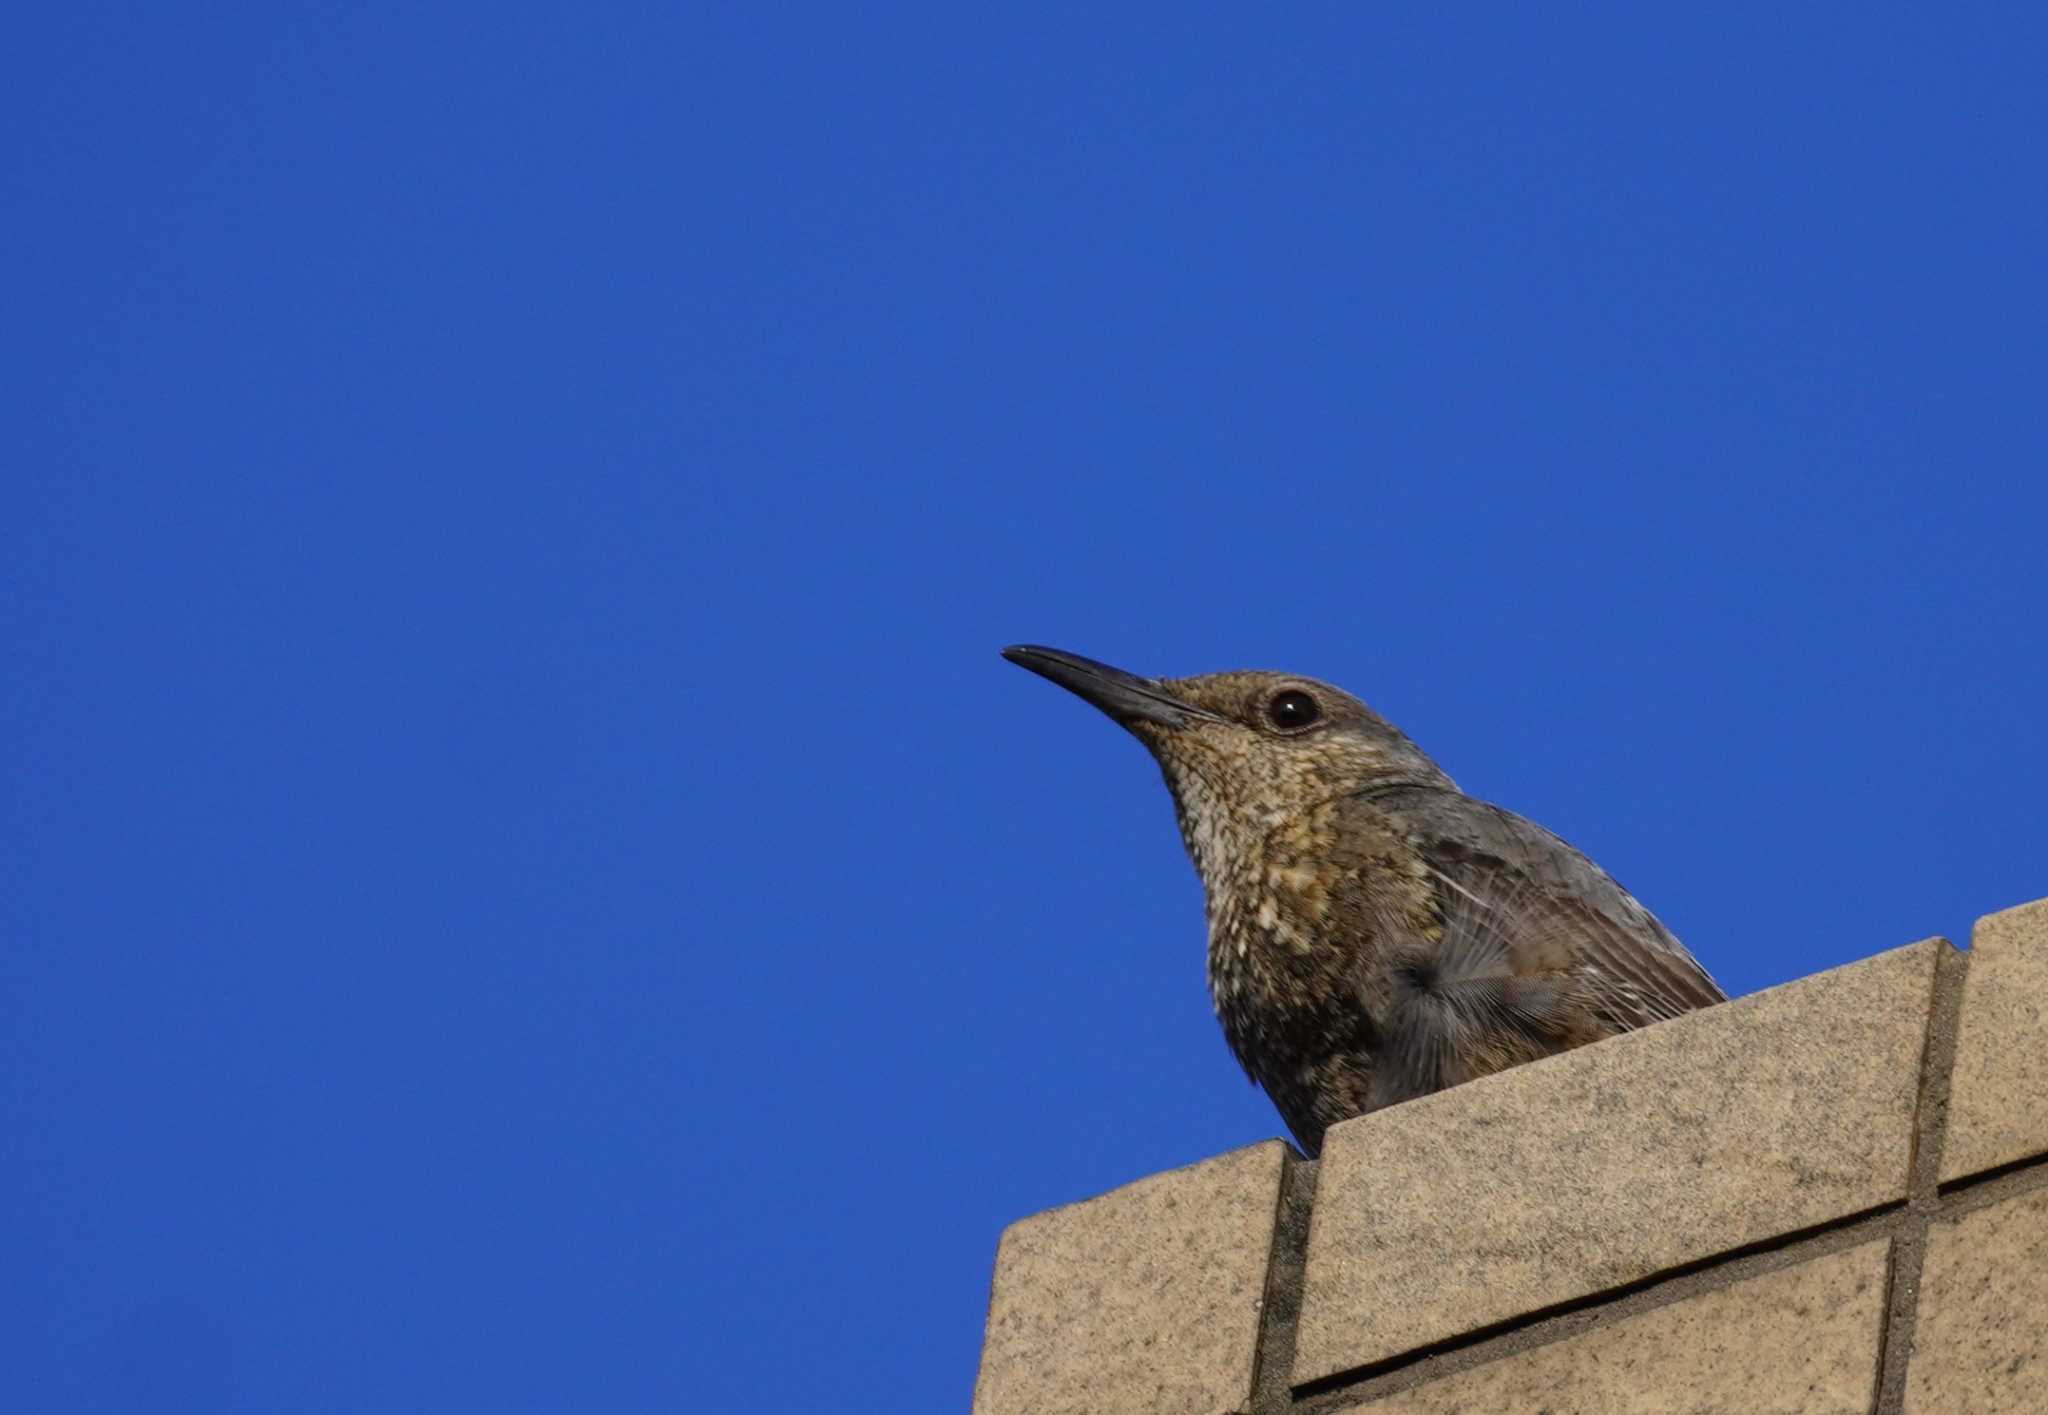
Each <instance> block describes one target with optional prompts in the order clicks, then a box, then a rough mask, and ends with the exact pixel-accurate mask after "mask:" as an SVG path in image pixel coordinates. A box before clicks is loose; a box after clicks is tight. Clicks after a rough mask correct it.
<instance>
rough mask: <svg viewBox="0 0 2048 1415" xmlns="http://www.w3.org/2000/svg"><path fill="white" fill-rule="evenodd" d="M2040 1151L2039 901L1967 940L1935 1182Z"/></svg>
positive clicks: (2042, 919) (1997, 917) (2047, 1109)
mask: <svg viewBox="0 0 2048 1415" xmlns="http://www.w3.org/2000/svg"><path fill="white" fill-rule="evenodd" d="M2043 1153H2048V899H2044V900H2041V901H2039V902H2037V903H2033V904H2023V905H2021V906H2020V907H2019V908H2017V909H2007V910H2005V911H2004V912H2002V913H1998V914H1987V915H1985V916H1984V917H1983V918H1981V919H1979V920H1978V921H1977V928H1976V930H1975V932H1974V933H1973V934H1972V935H1971V937H1970V972H1969V975H1968V977H1967V978H1966V979H1965V980H1964V983H1963V1011H1962V1016H1961V1018H1960V1019H1959V1020H1958V1022H1957V1031H1956V1066H1955V1070H1954V1072H1953V1073H1951V1079H1950V1082H1949V1102H1948V1138H1947V1140H1946V1141H1945V1142H1944V1143H1943V1145H1942V1151H1941V1178H1942V1181H1943V1182H1944V1183H1946V1182H1947V1181H1948V1180H1951V1179H1960V1178H1962V1177H1963V1176H1964V1175H1968V1174H1976V1173H1978V1172H1980V1171H1982V1170H1986V1169H1993V1168H1996V1167H1997V1166H1999V1165H2002V1164H2010V1163H2012V1162H2013V1161H2014V1160H2021V1159H2026V1158H2028V1157H2030V1156H2033V1155H2038V1154H2043ZM2044 1408H2048V1407H2044Z"/></svg>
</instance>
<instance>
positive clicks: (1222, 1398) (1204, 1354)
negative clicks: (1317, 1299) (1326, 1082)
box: [974, 1141, 1286, 1415]
mask: <svg viewBox="0 0 2048 1415" xmlns="http://www.w3.org/2000/svg"><path fill="white" fill-rule="evenodd" d="M1285 1156H1286V1147H1285V1146H1284V1145H1282V1144H1280V1143H1279V1142H1278V1141H1269V1142H1268V1143H1266V1144H1263V1145H1254V1146H1253V1147H1251V1148H1250V1149H1245V1150H1236V1151H1233V1152H1232V1153H1230V1154H1227V1155H1222V1156H1219V1157H1218V1158H1216V1159H1213V1160H1207V1161H1204V1162H1203V1163H1201V1164H1197V1165H1191V1166H1189V1167H1188V1168H1186V1169H1176V1170H1170V1171H1168V1172H1167V1173H1165V1174H1155V1175H1153V1176H1152V1177H1151V1178H1149V1179H1141V1180H1139V1181H1138V1182H1137V1183H1135V1184H1130V1185H1126V1186H1125V1187H1124V1188H1122V1189H1118V1190H1115V1191H1113V1192H1112V1193H1108V1194H1104V1195H1103V1196H1102V1197H1100V1198H1098V1199H1091V1200H1089V1201H1088V1202H1086V1203H1082V1204H1072V1205H1069V1206H1068V1207H1066V1208H1063V1209H1053V1210H1051V1211H1049V1212H1047V1213H1042V1214H1036V1215H1034V1216H1032V1217H1031V1218H1027V1219H1023V1220H1020V1221H1019V1222H1017V1223H1014V1224H1012V1225H1010V1227H1009V1229H1008V1230H1006V1231H1005V1232H1004V1234H1003V1241H1002V1244H1001V1247H1000V1248H999V1249H998V1251H997V1254H996V1276H995V1289H994V1293H993V1296H992V1297H991V1299H990V1302H989V1314H988V1331H987V1334H986V1336H985V1338H984V1339H983V1343H982V1352H981V1375H980V1378H979V1379H978V1380H977V1381H976V1382H975V1387H974V1409H975V1412H976V1415H1026V1412H1028V1413H1029V1415H1064V1413H1065V1412H1074V1415H1079V1412H1083V1411H1089V1412H1095V1411H1118V1412H1131V1415H1146V1413H1147V1412H1160V1415H1165V1412H1173V1415H1212V1413H1213V1415H1222V1412H1229V1411H1238V1410H1242V1409H1245V1408H1246V1407H1247V1405H1248V1403H1249V1401H1250V1398H1251V1389H1252V1361H1253V1356H1254V1353H1255V1348H1256V1346H1257V1343H1258V1333H1259V1316H1260V1306H1261V1303H1262V1301H1263V1299H1264V1296H1265V1283H1266V1267H1267V1261H1268V1258H1269V1255H1270V1252H1271V1248H1272V1234H1273V1220H1274V1214H1275V1211H1276V1210H1277V1209H1278V1207H1279V1202H1280V1182H1281V1177H1282V1169H1283V1166H1284V1164H1285V1162H1286V1160H1285Z"/></svg>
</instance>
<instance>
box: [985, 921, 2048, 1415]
mask: <svg viewBox="0 0 2048 1415" xmlns="http://www.w3.org/2000/svg"><path fill="white" fill-rule="evenodd" d="M974 1409H975V1411H976V1415H1065V1412H1103V1413H1104V1415H1153V1412H1157V1413H1158V1415H1166V1413H1167V1412H1172V1415H1224V1412H1241V1413H1242V1415H1281V1412H1302V1415H1311V1412H1313V1413H1314V1415H1320V1412H1325V1411H1330V1412H1334V1411H1349V1410H1360V1411H1374V1412H1381V1411H1384V1412H1389V1415H1391V1412H1402V1413H1403V1415H1422V1412H1432V1415H1438V1413H1440V1415H1449V1412H1453V1411H1463V1412H1473V1415H1515V1412H1523V1411H1528V1412H1536V1411H1544V1412H1553V1413H1554V1415H1573V1413H1574V1412H1601V1411H1681V1410H1683V1411H1710V1410H1711V1411H1728V1412H1741V1415H1758V1413H1759V1412H1771V1411H1799V1412H1808V1411H1813V1412H1822V1411H1856V1412H1869V1411H1883V1412H1890V1411H1908V1412H1916V1415H1924V1413H1925V1412H1936V1411H1938V1412H1951V1411H1955V1412H1965V1411H1970V1412H1974V1411H2000V1412H2015V1415H2022V1413H2023V1415H2043V1412H2048V900H2044V901H2042V902H2040V903H2036V904H2030V905H2027V906H2025V907H2024V908H2019V909H2013V910H2009V911H2007V912H2005V913H2002V914H1993V915H1991V916H1989V917H1987V918H1985V919H1982V920H1980V921H1979V922H1978V925H1977V929H1976V932H1975V935H1974V937H1973V939H1972V947H1971V950H1970V951H1969V952H1968V953H1961V952H1958V951H1957V950H1956V949H1954V948H1953V947H1951V946H1950V945H1949V944H1947V943H1946V942H1943V941H1941V940H1939V939H1935V940H1929V941H1928V942H1925V943H1917V944H1913V945H1912V946H1910V947H1907V948H1901V949H1897V950H1894V951H1893V952H1890V953H1883V954H1879V955H1878V956H1877V957H1875V958H1869V959H1866V960H1864V961H1863V962H1860V963H1853V964H1850V965H1848V966H1847V967H1842V968H1836V969H1833V970H1832V971H1829V972H1826V973H1820V974H1816V975H1815V976H1813V977H1809V978H1802V979H1800V980H1799V981H1797V982H1793V983H1787V984H1786V985H1784V986H1783V987H1777V988H1772V989H1770V990H1768V991H1766V992H1761V993H1757V994H1754V995H1752V996H1750V997H1745V998H1741V999H1738V1000H1736V1001H1734V1002H1731V1003H1727V1004H1725V1005H1723V1006H1720V1007H1714V1008H1710V1009H1708V1010H1706V1011H1703V1012H1696V1013H1692V1014H1690V1015H1688V1016H1686V1017H1683V1018H1680V1019H1678V1020H1676V1021H1672V1022H1665V1023H1661V1024H1659V1025H1657V1026H1654V1027H1650V1028H1647V1029H1645V1030H1643V1031H1640V1032H1635V1033H1631V1034H1629V1035H1627V1036H1624V1037H1617V1038H1615V1039H1613V1040H1611V1041H1606V1042H1601V1043H1599V1044H1598V1045H1596V1046H1591V1047H1586V1048H1582V1049H1581V1050H1578V1051H1575V1052H1571V1053H1568V1054H1566V1055H1564V1056H1559V1057H1553V1058H1551V1059H1549V1060H1546V1061H1542V1062H1538V1063H1536V1064H1534V1065H1530V1066H1524V1067H1520V1068H1517V1069H1516V1070H1513V1071H1509V1072H1505V1073H1503V1074H1501V1075H1498V1076H1492V1077H1488V1078H1486V1079H1484V1080H1481V1081H1476V1082H1473V1083H1471V1084H1469V1085H1464V1086H1459V1087H1457V1088H1455V1089H1453V1090H1450V1091H1445V1092H1442V1093H1441V1094H1438V1095H1434V1096H1429V1097H1426V1098H1424V1099H1422V1100H1419V1101H1412V1102H1409V1103H1408V1104H1406V1105H1401V1106H1396V1107H1394V1108H1392V1109H1390V1110H1384V1111H1381V1112H1379V1113H1377V1114H1374V1115H1370V1116H1364V1117H1361V1118H1360V1119H1358V1120H1354V1121H1350V1122H1348V1123H1346V1124H1344V1125H1340V1126H1337V1127H1336V1128H1334V1129H1333V1130H1332V1131H1331V1132H1330V1134H1329V1138H1328V1141H1327V1142H1326V1145H1325V1148H1324V1151H1323V1157H1322V1159H1321V1160H1320V1161H1318V1162H1314V1163H1311V1162H1308V1161H1305V1160H1303V1159H1301V1158H1300V1157H1299V1156H1297V1155H1296V1154H1295V1153H1294V1152H1293V1150H1292V1149H1290V1148H1289V1147H1288V1146H1286V1145H1283V1144H1281V1143H1280V1142H1278V1141H1269V1142H1267V1143H1265V1144H1262V1145H1254V1146H1252V1147H1251V1148H1249V1149H1244V1150H1238V1151H1235V1152H1233V1153H1231V1154H1227V1155H1222V1156H1219V1157H1218V1158H1215V1159H1212V1160H1207V1161H1204V1162H1203V1163H1201V1164H1196V1165H1191V1166H1189V1167H1188V1168H1186V1169H1179V1170H1173V1171H1171V1172H1169V1173H1166V1174H1158V1175H1153V1176H1152V1177H1150V1178H1148V1179H1141V1180H1139V1181H1138V1182H1137V1183H1135V1184H1131V1185H1127V1186H1126V1187H1124V1188H1122V1189H1118V1190H1116V1191H1115V1192H1113V1193H1109V1194H1105V1195H1103V1196H1101V1197H1100V1198H1097V1199H1091V1200H1088V1201H1087V1202H1085V1203H1080V1204H1073V1205H1070V1206H1068V1207H1066V1208H1061V1209H1054V1210H1051V1211H1050V1212H1047V1213H1042V1214H1037V1215H1035V1216H1033V1217H1031V1218H1027V1219H1023V1220H1020V1221H1019V1222H1017V1223H1015V1224H1012V1225H1011V1226H1010V1228H1009V1229H1008V1230H1007V1231H1006V1232H1005V1233H1004V1235H1003V1238H1002V1242H1001V1245H1000V1248H999V1249H998V1252H997V1255H996V1272H995V1285H994V1292H993V1295H992V1297H991V1300H990V1303H989V1316H988V1329H987V1335H986V1337H985V1340H984V1343H983V1349H982V1359H981V1374H980V1379H979V1380H978V1381H977V1383H976V1387H975V1395H974Z"/></svg>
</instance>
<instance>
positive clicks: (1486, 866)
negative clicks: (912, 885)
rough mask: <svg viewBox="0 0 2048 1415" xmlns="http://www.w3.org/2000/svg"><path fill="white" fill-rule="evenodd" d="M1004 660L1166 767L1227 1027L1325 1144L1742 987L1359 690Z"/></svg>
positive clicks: (1267, 1085)
mask: <svg viewBox="0 0 2048 1415" xmlns="http://www.w3.org/2000/svg"><path fill="white" fill-rule="evenodd" d="M1005 656H1006V657H1009V658H1010V659H1012V661H1014V662H1017V663H1019V664H1021V665H1022V666H1024V667H1026V668H1030V669H1031V670H1032V671H1033V672H1036V673H1039V674H1041V675H1043V676H1045V677H1047V678H1050V679H1052V680H1053V681H1054V682H1057V683H1059V684H1060V685H1061V686H1063V687H1066V688H1069V689H1070V690H1072V691H1073V692H1075V693H1077V694H1078V695H1080V696H1081V697H1083V698H1084V699H1086V700H1088V701H1089V702H1092V703H1094V704H1095V706H1097V707H1098V708H1101V709H1102V710H1103V711H1104V712H1106V713H1108V714H1109V715H1110V716H1111V717H1113V718H1114V719H1116V720H1117V721H1118V722H1119V723H1121V724H1122V725H1123V726H1125V727H1126V728H1128V729H1129V730H1130V731H1131V732H1132V733H1133V734H1134V735H1135V736H1136V737H1137V738H1138V739H1139V740H1140V741H1142V742H1143V743H1144V744H1145V746H1146V747H1147V748H1148V749H1149V750H1150V751H1151V752H1152V755H1153V757H1154V758H1155V759H1156V760H1157V761H1158V762H1159V765H1160V768H1161V770H1162V772H1163V773H1164V774H1165V777H1166V783H1167V787H1168V789H1169V790H1170V791H1171V792H1172V794H1173V800H1174V809H1175V813H1176V815H1177V817H1178V819H1179V822H1180V829H1181V838H1182V840H1183V841H1184V842H1185V844H1186V846H1187V850H1188V854H1189V856H1190V857H1191V858H1192V860H1193V861H1194V865H1195V870H1196V872H1197V873H1198V874H1199V875H1200V876H1201V879H1202V885H1203V891H1204V895H1205V897H1206V901H1207V914H1208V926H1209V950H1208V974H1209V992H1210V997H1211V999H1212V1001H1213V1002H1214V1004H1215V1008H1216V1015H1217V1017H1218V1019H1219V1020H1220V1021H1221V1022H1222V1024H1223V1033H1224V1036H1225V1038H1226V1039H1227V1040H1228V1042H1229V1044H1230V1048H1231V1050H1232V1052H1234V1053H1235V1054H1236V1056H1237V1059H1238V1060H1239V1062H1240V1063H1242V1064H1243V1066H1244V1068H1245V1071H1246V1072H1247V1073H1248V1074H1249V1075H1250V1076H1251V1078H1252V1079H1253V1080H1254V1081H1255V1082H1257V1083H1258V1084H1259V1085H1260V1086H1262V1087H1263V1088H1264V1089H1265V1091H1266V1093H1267V1094H1268V1095H1269V1096H1270V1097H1271V1098H1272V1100H1273V1103H1274V1104H1275V1106H1277V1107H1278V1108H1279V1111H1280V1114H1281V1116H1282V1118H1283V1119H1285V1120H1286V1122H1287V1125H1288V1128H1289V1129H1290V1130H1291V1131H1293V1133H1294V1136H1295V1138H1296V1139H1297V1140H1298V1141H1299V1142H1300V1144H1301V1146H1302V1148H1303V1149H1304V1150H1305V1151H1307V1152H1308V1153H1309V1154H1311V1155H1314V1154H1316V1153H1317V1152H1318V1151H1319V1150H1320V1149H1321V1146H1322V1136H1323V1131H1324V1129H1325V1128H1327V1127H1328V1126H1330V1125H1332V1124H1335V1123H1336V1122H1337V1121H1340V1120H1345V1119H1349V1118H1350V1117H1352V1116H1354V1115H1359V1114H1363V1113H1364V1112H1366V1111H1370V1110H1375V1109H1377V1108H1379V1107H1381V1106H1385V1105H1391V1104H1394V1103H1395V1102H1397V1101H1402V1100H1407V1099H1410V1098H1412V1097H1414V1096H1420V1095H1426V1094H1428V1093H1429V1092H1431V1091H1436V1090H1441V1089H1443V1088H1444V1087H1446V1086H1451V1085H1456V1084H1457V1083H1459V1082H1460V1081H1465V1080H1470V1079H1472V1078H1473V1077H1476V1076H1482V1075H1486V1074H1488V1073H1489V1072H1493V1071H1499V1070H1502V1069H1504V1068H1506V1067H1509V1066H1514V1065H1518V1064H1519V1063H1521V1062H1524V1061H1531V1060H1535V1059H1536V1058H1538V1057H1541V1056H1548V1055H1551V1054H1553V1053H1555V1052H1558V1051H1562V1050H1565V1049H1567V1048H1570V1047H1574V1046H1579V1045H1582V1044H1584V1043H1586V1042H1591V1041H1596V1040H1599V1039H1600V1038H1602V1037H1607V1036H1612V1035H1615V1034H1616V1033H1619V1032H1624V1031H1628V1030H1630V1029H1631V1028H1635V1027H1640V1026H1643V1025H1645V1024H1647V1023H1650V1022H1654V1021H1657V1020H1660V1019H1662V1018H1666V1017H1672V1016H1676V1015H1677V1014H1679V1013H1681V1012H1685V1011H1689V1010H1691V1009H1692V1008H1696V1007H1704V1006H1708V1005H1710V1004H1712V1003H1715V1002H1719V1001H1721V1000H1722V996H1723V995H1722V993H1721V990H1720V989H1719V988H1718V987H1717V986H1715V984H1714V981H1713V979H1712V978H1710V977H1709V976H1708V975H1707V973H1706V971H1705V970H1704V969H1702V968H1701V967H1700V965H1699V964H1698V963H1697V962H1695V961H1694V960H1693V958H1692V955H1691V954H1689V953H1687V952H1686V951H1685V949H1684V948H1683V947H1682V946H1680V944H1679V943H1678V941H1677V940H1676V939H1675V938H1673V937H1672V936H1671V934H1670V933H1669V932H1668V931H1667V930H1666V929H1665V928H1664V926H1663V925H1662V924H1660V923H1658V922H1657V920H1656V919H1655V918H1654V917H1652V916H1651V914H1650V913H1649V911H1648V910H1646V909H1644V908H1643V906H1642V905H1641V904H1639V903H1637V902H1636V900H1635V899H1634V897H1633V896H1631V895H1630V894H1628V893H1627V891H1625V890H1623V889H1622V888H1621V887H1620V886H1619V885H1617V884H1616V883H1615V882H1614V881H1613V880H1612V879H1611V878H1609V877H1608V875H1607V874H1606V873H1605V872H1604V871H1602V870H1601V869H1600V868H1599V867H1598V866H1597V865H1595V864H1594V863H1593V862H1592V861H1591V860H1588V859H1587V858H1586V857H1585V856H1584V855H1582V854H1580V853H1579V852H1578V851H1577V850H1575V849H1573V848H1572V847H1571V846H1570V845H1568V844H1566V843H1565V842H1564V841H1562V840H1560V839H1558V837H1556V836H1555V835H1552V834H1551V833H1550V832H1549V831H1547V830H1544V829H1543V828H1542V827H1541V826H1538V825H1535V824H1533V823H1531V822H1529V821H1527V820H1524V819H1523V818H1522V817H1520V816H1517V815H1515V814H1513V813H1512V812H1509V811H1504V810H1502V809H1501V808H1499V807H1498V806H1492V805H1489V804H1487V803H1486V802H1484V801H1480V800H1476V799H1474V798H1473V797H1470V796H1466V795H1464V794H1463V793H1461V792H1460V791H1459V790H1458V788H1457V786H1456V785H1455V784H1454V783H1453V782H1452V781H1451V779H1450V778H1449V777H1448V776H1446V775H1445V774H1444V773H1443V771H1442V770H1440V769H1439V768H1438V767H1437V765H1436V763H1434V762H1433V761H1431V760H1430V759H1429V757H1427V756H1426V755H1424V753H1423V752H1422V751H1421V749H1420V748H1418V747H1416V746H1415V744H1414V743H1412V742H1410V741H1409V740H1408V738H1407V737H1405V736H1403V735H1402V734H1401V732H1400V731H1399V730H1398V729H1396V728H1395V727H1394V726H1393V725H1392V724H1390V723H1388V722H1387V721H1386V720H1385V719H1384V718H1381V717H1380V716H1379V715H1378V714H1376V713H1374V712H1373V711H1372V710H1371V709H1370V708H1368V707H1366V706H1365V704H1363V703H1361V702H1359V701H1358V700H1357V699H1356V698H1353V697H1351V696H1350V695H1349V694H1347V693H1344V692H1342V691H1341V690H1339V689H1336V688H1333V687H1331V686H1329V685H1328V684H1325V683H1319V682H1316V681H1315V680H1313V679H1309V678H1302V677H1298V676H1295V675H1290V674H1281V673H1264V672H1239V673H1218V674H1210V675H1207V676H1204V677H1198V678H1180V679H1145V678H1138V677H1135V676H1133V675H1130V674H1125V673H1123V672H1121V671H1120V670H1117V669H1112V668H1109V667H1108V666H1107V665H1104V664H1098V663H1094V662H1093V661H1091V660H1088V659H1084V658H1080V657H1078V656H1077V655H1072V654H1066V653H1062V652H1059V651H1057V650H1050V649H1039V648H1032V647H1020V648H1014V649H1008V650H1005ZM1283 699H1284V701H1283ZM1304 700H1305V701H1306V703H1307V704H1309V705H1310V706H1308V707H1304V706H1303V702H1304ZM1309 712H1313V717H1312V718H1311V719H1310V720H1308V721H1306V722H1298V721H1296V720H1295V719H1296V718H1299V717H1301V716H1302V715H1303V714H1305V713H1309Z"/></svg>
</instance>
